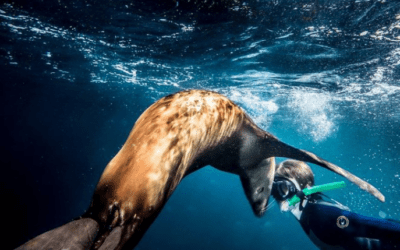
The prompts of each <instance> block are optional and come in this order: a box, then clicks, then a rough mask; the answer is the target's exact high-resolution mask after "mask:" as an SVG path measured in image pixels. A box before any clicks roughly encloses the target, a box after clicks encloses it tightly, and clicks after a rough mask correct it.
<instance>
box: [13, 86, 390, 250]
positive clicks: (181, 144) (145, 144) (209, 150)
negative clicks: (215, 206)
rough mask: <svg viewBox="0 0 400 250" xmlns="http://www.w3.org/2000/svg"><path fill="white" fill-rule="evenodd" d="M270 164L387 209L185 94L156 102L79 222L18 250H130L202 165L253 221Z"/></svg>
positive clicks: (211, 100)
mask: <svg viewBox="0 0 400 250" xmlns="http://www.w3.org/2000/svg"><path fill="white" fill-rule="evenodd" d="M273 157H287V158H292V159H297V160H300V161H306V162H310V163H314V164H317V165H319V166H322V167H324V168H327V169H329V170H331V171H333V172H335V173H338V174H340V175H342V176H344V177H346V178H347V179H349V180H350V181H351V182H353V183H355V184H356V185H358V186H359V187H360V188H362V189H364V190H366V191H367V192H369V193H370V194H372V195H374V196H375V197H377V198H378V199H379V200H381V201H382V202H383V201H384V196H383V195H382V194H381V193H380V192H379V191H378V190H377V189H376V188H374V187H373V186H371V185H370V184H368V183H367V182H365V181H363V180H361V179H359V178H358V177H356V176H354V175H352V174H351V173H349V172H347V171H346V170H344V169H342V168H340V167H338V166H336V165H334V164H332V163H329V162H327V161H325V160H323V159H321V158H319V157H318V156H316V155H314V154H312V153H310V152H307V151H304V150H300V149H297V148H294V147H292V146H289V145H287V144H285V143H283V142H281V141H279V140H278V139H277V138H276V137H275V136H273V135H272V134H270V133H268V132H266V131H264V130H262V129H260V128H259V127H258V126H257V125H256V124H255V123H254V122H253V121H252V120H251V118H250V117H249V116H248V115H247V114H246V113H245V112H244V111H243V110H242V109H241V108H240V107H239V106H238V105H236V104H235V103H233V102H232V101H231V100H229V99H228V98H227V97H225V96H223V95H221V94H218V93H216V92H211V91H207V90H188V91H182V92H178V93H176V94H172V95H168V96H166V97H163V98H161V99H160V100H158V101H157V102H155V103H154V104H153V105H151V106H150V107H149V108H148V109H147V110H146V111H145V112H144V113H143V114H142V115H141V116H140V117H139V119H138V120H137V121H136V123H135V125H134V127H133V129H132V131H131V133H130V134H129V137H128V139H127V141H126V142H125V144H124V145H123V147H122V148H121V150H120V151H119V152H118V153H117V155H116V156H115V157H114V158H113V159H112V160H111V162H110V163H109V164H108V165H107V167H106V169H105V170H104V172H103V174H102V176H101V178H100V180H99V182H98V184H97V187H96V190H95V192H94V195H93V199H92V202H91V205H90V207H89V209H88V210H87V212H86V213H85V214H84V215H83V216H82V217H81V218H79V219H77V220H75V221H73V222H70V223H68V224H66V225H64V226H61V227H60V228H57V229H55V230H52V231H49V232H47V233H44V234H42V235H41V236H38V237H37V238H35V239H33V240H31V241H29V242H27V243H26V244H25V245H23V246H21V247H20V248H19V249H39V248H40V249H42V248H43V246H46V248H47V249H48V248H53V249H62V248H67V247H71V246H72V245H74V246H75V247H76V248H75V249H132V248H134V247H135V246H136V245H137V243H138V242H139V241H140V239H141V238H142V236H143V234H144V233H145V232H146V230H147V229H148V228H149V226H150V225H151V224H152V222H153V221H154V220H155V218H156V217H157V215H158V214H159V212H160V211H161V209H162V208H163V206H164V205H165V203H166V202H167V200H168V198H169V197H170V196H171V194H172V193H173V191H174V190H175V188H176V186H177V185H178V184H179V183H180V181H181V180H182V178H183V177H185V176H186V175H188V174H190V173H192V172H194V171H196V170H198V169H200V168H202V167H204V166H207V165H211V166H213V167H215V168H217V169H219V170H222V171H226V172H229V173H233V174H237V175H239V176H240V179H241V182H242V185H243V188H244V191H245V193H246V196H247V198H248V200H249V202H250V204H251V207H252V209H253V211H254V213H255V215H257V216H262V215H263V214H264V213H265V211H266V208H267V204H268V199H269V196H270V193H271V189H272V183H273V180H274V174H275V161H274V158H273Z"/></svg>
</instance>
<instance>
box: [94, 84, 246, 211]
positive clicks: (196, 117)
mask: <svg viewBox="0 0 400 250" xmlns="http://www.w3.org/2000/svg"><path fill="white" fill-rule="evenodd" d="M245 121H247V122H246V123H251V121H250V120H249V119H248V118H247V115H246V114H245V113H244V112H243V110H242V109H241V108H240V107H239V106H237V105H236V104H234V103H233V102H232V101H231V100H229V99H228V98H226V97H225V96H222V95H220V94H218V93H215V92H210V91H204V90H189V91H183V92H178V93H176V94H173V95H169V96H166V97H164V98H161V99H160V100H158V101H157V102H156V103H154V104H153V105H151V106H150V107H149V108H148V109H147V110H146V111H145V112H144V113H143V114H142V115H141V116H140V117H139V119H138V120H137V121H136V123H135V126H134V127H133V129H132V131H131V133H130V135H129V137H128V139H127V141H126V143H125V144H124V146H123V147H122V149H121V150H120V152H119V153H118V154H117V155H116V156H115V157H114V159H113V160H112V161H111V162H110V163H109V165H108V166H107V168H106V169H105V171H104V173H103V175H102V177H101V180H100V182H99V184H98V191H99V192H100V193H99V194H98V195H102V196H106V197H107V198H108V201H109V202H110V205H111V204H113V203H117V204H118V206H119V207H120V209H121V210H123V211H124V213H125V214H126V213H129V212H135V213H141V212H145V210H146V209H148V208H154V207H156V206H157V204H160V202H161V201H162V200H163V199H165V198H167V196H169V195H170V193H171V192H172V191H173V190H174V189H175V187H176V185H177V184H178V183H179V181H180V180H181V179H182V177H183V175H184V174H185V172H186V171H187V168H188V167H189V166H190V165H191V164H192V163H193V162H194V160H195V159H196V157H197V156H199V155H200V154H202V153H204V151H205V150H212V149H213V147H214V146H216V145H217V144H221V143H222V142H223V141H224V140H225V139H227V138H230V137H231V136H232V134H234V133H235V131H237V130H238V129H239V128H240V127H241V126H242V125H243V123H244V122H245ZM133 210H135V211H133Z"/></svg>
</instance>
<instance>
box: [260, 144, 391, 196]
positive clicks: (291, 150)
mask: <svg viewBox="0 0 400 250" xmlns="http://www.w3.org/2000/svg"><path fill="white" fill-rule="evenodd" d="M266 143H267V144H268V146H267V147H268V148H269V150H271V151H272V155H273V156H275V157H287V158H292V159H295V160H299V161H306V162H310V163H314V164H316V165H319V166H321V167H324V168H326V169H328V170H330V171H332V172H335V173H337V174H339V175H341V176H343V177H345V178H347V179H348V180H349V181H351V182H353V183H354V184H356V185H357V186H359V187H360V188H361V189H363V190H365V191H367V192H368V193H370V194H372V195H373V196H375V197H376V198H377V199H378V200H380V201H381V202H385V196H383V194H382V193H381V192H379V190H378V189H376V188H375V187H374V186H372V185H371V184H369V183H368V182H366V181H363V180H361V179H360V178H358V177H357V176H355V175H353V174H352V173H350V172H348V171H347V170H344V169H343V168H341V167H339V166H336V165H335V164H333V163H330V162H328V161H325V160H323V159H322V158H320V157H318V156H316V155H315V154H313V153H311V152H308V151H306V150H302V149H298V148H295V147H292V146H290V145H288V144H285V143H283V142H281V141H279V140H278V139H277V138H274V137H269V138H266Z"/></svg>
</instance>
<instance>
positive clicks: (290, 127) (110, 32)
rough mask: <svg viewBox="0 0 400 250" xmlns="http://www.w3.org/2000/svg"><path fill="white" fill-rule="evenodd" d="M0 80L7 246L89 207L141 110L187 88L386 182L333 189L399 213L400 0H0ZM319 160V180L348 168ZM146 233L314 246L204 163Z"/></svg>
mask: <svg viewBox="0 0 400 250" xmlns="http://www.w3.org/2000/svg"><path fill="white" fill-rule="evenodd" d="M0 81H1V94H0V95H1V96H0V104H1V114H0V115H1V130H0V131H1V138H0V145H1V150H0V154H1V155H0V160H1V163H0V164H1V175H0V176H1V177H0V178H1V206H2V208H3V209H2V210H3V213H2V215H1V216H2V219H3V220H2V222H3V223H2V228H3V229H6V231H7V233H6V235H5V236H6V237H5V238H3V239H2V243H1V245H2V247H1V248H2V249H12V248H14V247H17V246H18V245H20V244H22V243H24V242H25V241H27V240H29V239H30V238H32V237H35V236H37V235H39V234H41V233H43V232H45V231H47V230H50V229H53V228H55V227H58V226H60V225H62V224H64V223H67V222H69V221H70V220H72V219H73V218H76V217H78V216H80V215H81V214H82V213H83V212H84V211H85V210H86V209H87V207H88V206H89V203H90V200H91V196H92V193H93V191H94V188H95V186H96V183H97V181H98V179H99V178H100V175H101V173H102V172H103V169H104V168H105V166H106V164H107V163H108V162H109V161H110V160H111V159H112V157H113V156H114V155H115V154H116V153H117V152H118V150H119V149H120V147H121V146H122V145H123V143H124V142H125V139H126V138H127V136H128V134H129V132H130V130H131V128H132V126H133V124H134V122H135V121H136V119H137V118H138V117H139V115H140V114H141V113H142V112H143V111H144V110H145V109H146V108H147V107H148V106H149V105H151V104H152V103H154V102H155V101H156V100H157V99H158V98H160V97H162V96H164V95H167V94H170V93H174V92H177V91H179V90H184V89H190V88H202V89H209V90H214V91H218V92H220V93H223V94H225V95H226V96H228V97H229V98H231V99H232V100H233V101H235V102H236V103H238V104H239V105H240V106H242V107H243V108H244V109H245V110H246V111H247V112H248V113H249V114H250V115H251V117H252V118H253V119H254V120H255V122H256V123H257V124H258V125H259V126H260V127H262V128H263V129H265V130H268V131H270V132H271V133H273V134H274V135H276V136H277V137H278V138H280V139H281V140H282V141H284V142H286V143H289V144H291V145H293V146H295V147H299V148H302V149H306V150H309V151H312V152H314V153H316V154H317V155H320V156H321V157H323V158H324V159H327V160H329V161H331V162H333V163H335V164H337V165H339V166H341V167H343V168H345V169H347V170H349V171H350V172H352V173H354V174H355V175H357V176H359V177H361V178H362V179H364V180H367V181H368V182H370V183H371V184H372V185H374V186H375V187H377V188H378V189H379V190H380V191H381V192H382V193H383V194H384V195H385V197H386V202H385V203H380V202H379V201H378V200H376V199H375V198H373V197H372V196H371V195H369V194H367V193H366V192H363V191H361V190H360V189H359V188H357V187H356V186H355V185H353V184H351V183H349V182H346V183H347V184H348V185H347V187H346V188H345V189H341V190H336V191H330V192H329V193H327V194H328V195H329V196H331V197H332V198H334V199H336V200H338V201H339V202H341V203H343V204H345V205H347V206H349V207H350V208H351V209H352V211H355V212H358V213H361V214H364V215H368V216H373V217H381V218H392V219H400V191H399V189H400V2H399V1H394V0H381V1H368V0H337V1H323V0H320V1H317V0H299V1H282V0H259V1H256V0H250V1H244V0H231V1H228V0H220V1H215V0H214V1H212V0H208V1H206V0H202V1H201V0H191V1H189V0H183V1H179V0H164V1H161V0H160V1H157V0H147V1H144V0H138V1H135V0H131V1H127V0H121V1H106V0H98V1H95V0H71V1H65V0H47V1H44V0H43V1H42V0H30V1H25V0H14V1H5V2H4V1H2V3H1V4H0ZM281 160H283V159H278V161H281ZM311 167H312V169H313V170H314V173H315V178H316V184H324V183H328V182H332V181H339V180H344V178H342V177H340V176H338V175H335V174H333V173H331V172H329V171H327V170H324V169H321V168H320V167H318V166H315V165H311ZM272 201H273V200H272V199H270V203H271V202H272ZM3 236H4V235H3ZM137 249H192V250H194V249H230V250H232V249H280V250H288V249H316V247H315V246H313V244H312V243H311V242H310V240H309V239H308V238H307V237H306V235H305V233H304V232H303V231H302V229H301V227H300V226H299V224H298V223H297V222H296V221H295V218H294V217H293V216H292V215H290V214H283V213H281V212H280V211H279V209H278V207H277V206H276V205H275V206H273V207H272V208H271V209H270V210H269V211H268V212H267V213H266V215H265V216H264V217H263V218H257V217H255V216H254V215H253V213H252V210H251V208H250V205H249V204H248V202H247V200H246V197H245V195H244V192H243V190H242V187H241V184H240V181H239V178H238V177H237V176H235V175H232V174H227V173H223V172H220V171H218V170H216V169H213V168H212V167H206V168H204V169H202V170H200V171H198V172H195V173H193V174H191V175H190V176H188V177H187V178H185V179H184V180H183V181H182V183H181V184H180V185H179V186H178V188H177V190H176V191H175V193H174V194H173V195H172V197H171V198H170V200H169V201H168V203H167V204H166V206H165V208H164V209H163V211H162V212H161V214H160V215H159V217H158V218H157V219H156V221H155V223H154V224H153V225H152V226H151V228H150V229H149V230H148V232H147V233H146V234H145V236H144V238H143V239H142V241H141V242H140V244H139V245H138V246H137Z"/></svg>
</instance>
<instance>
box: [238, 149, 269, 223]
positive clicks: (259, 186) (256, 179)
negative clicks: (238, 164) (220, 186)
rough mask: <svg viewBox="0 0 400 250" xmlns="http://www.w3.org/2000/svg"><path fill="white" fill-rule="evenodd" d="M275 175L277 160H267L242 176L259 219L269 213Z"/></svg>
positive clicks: (241, 178)
mask: <svg viewBox="0 0 400 250" xmlns="http://www.w3.org/2000/svg"><path fill="white" fill-rule="evenodd" d="M274 175H275V159H274V158H273V157H272V158H267V159H264V160H263V161H261V162H260V163H259V164H258V165H257V166H255V167H253V168H249V169H247V170H246V172H245V173H244V174H243V175H241V176H240V180H241V181H242V185H243V189H244V192H245V194H246V197H247V199H248V200H249V203H250V205H251V208H252V209H253V212H254V214H255V215H256V216H257V217H262V216H263V215H264V214H265V212H266V211H267V206H268V200H269V196H270V195H271V190H272V183H273V178H274Z"/></svg>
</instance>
